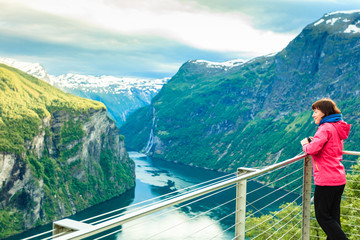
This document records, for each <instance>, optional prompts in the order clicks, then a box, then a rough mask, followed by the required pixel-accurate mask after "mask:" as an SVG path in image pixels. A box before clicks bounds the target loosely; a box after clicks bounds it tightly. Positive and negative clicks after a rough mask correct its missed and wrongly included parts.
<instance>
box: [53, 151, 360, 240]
mask: <svg viewBox="0 0 360 240" xmlns="http://www.w3.org/2000/svg"><path fill="white" fill-rule="evenodd" d="M343 154H347V155H358V156H360V152H355V151H344V152H343ZM301 159H304V170H303V171H304V177H303V195H302V197H303V206H302V228H301V231H302V239H306V240H308V239H310V212H311V210H310V209H311V182H312V170H311V169H312V166H311V162H312V161H311V157H310V156H309V155H307V154H305V153H302V154H299V155H297V156H295V157H293V158H291V159H288V160H285V161H283V162H280V163H277V164H273V165H270V166H268V167H265V168H263V169H249V168H239V170H238V175H237V177H235V178H232V179H229V180H225V181H222V182H220V183H217V184H214V185H211V186H209V187H204V188H202V189H198V190H195V191H192V192H190V193H186V194H183V195H181V196H177V197H174V198H171V199H169V200H164V201H161V202H159V203H155V204H151V205H150V206H147V207H144V208H141V209H138V210H136V211H133V212H130V213H126V214H124V215H122V216H119V217H115V218H112V219H110V220H106V221H103V222H101V223H99V224H96V225H92V224H86V223H80V222H77V221H74V220H70V219H63V220H60V221H57V222H54V223H53V234H54V236H53V237H52V238H53V239H56V240H62V239H83V238H86V237H90V236H93V235H96V234H99V233H103V232H104V231H107V230H110V229H113V228H116V227H119V226H121V225H123V224H124V223H127V222H130V221H133V220H136V219H139V218H141V217H144V216H146V215H149V214H151V213H155V212H158V211H160V210H162V209H165V208H168V207H171V206H174V205H177V204H180V203H184V202H187V201H189V200H192V199H195V198H198V197H201V196H204V195H206V194H209V193H212V192H215V191H217V190H220V189H225V188H227V187H229V186H231V185H235V184H236V211H235V224H234V226H235V238H234V239H236V240H243V239H245V215H246V182H247V180H248V179H250V178H254V177H256V176H260V175H263V174H265V173H267V172H270V171H272V170H275V169H279V168H281V167H283V166H286V165H288V164H290V163H293V162H296V161H299V160H301ZM69 231H70V233H67V232H69Z"/></svg>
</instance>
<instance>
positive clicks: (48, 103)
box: [0, 64, 105, 153]
mask: <svg viewBox="0 0 360 240" xmlns="http://www.w3.org/2000/svg"><path fill="white" fill-rule="evenodd" d="M89 109H105V106H104V105H103V104H102V103H100V102H95V101H91V100H88V99H84V98H80V97H76V96H73V95H70V94H66V93H64V92H62V91H60V90H58V89H57V88H55V87H53V86H51V85H50V84H47V83H46V82H43V81H41V80H39V79H37V78H35V77H33V76H31V75H28V74H26V73H24V72H22V71H20V70H17V69H15V68H11V67H9V66H7V65H4V64H0V152H14V153H20V152H23V151H25V148H24V141H25V140H31V139H32V138H33V137H34V136H35V135H36V134H37V133H38V131H39V126H40V124H41V121H42V119H44V118H45V117H50V116H51V114H52V113H53V112H55V111H58V110H62V111H68V112H79V111H80V112H86V111H88V110H89Z"/></svg>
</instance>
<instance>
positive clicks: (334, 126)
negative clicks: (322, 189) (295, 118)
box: [303, 121, 351, 186]
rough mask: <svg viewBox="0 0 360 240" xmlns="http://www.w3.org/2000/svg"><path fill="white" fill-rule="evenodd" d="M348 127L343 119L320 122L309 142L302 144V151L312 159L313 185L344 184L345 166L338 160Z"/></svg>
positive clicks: (348, 130)
mask: <svg viewBox="0 0 360 240" xmlns="http://www.w3.org/2000/svg"><path fill="white" fill-rule="evenodd" d="M350 127H351V125H350V124H347V123H346V122H344V121H339V122H332V123H324V124H321V125H320V126H319V128H318V129H317V131H316V133H315V136H314V138H313V139H312V141H311V143H310V144H306V145H304V146H303V151H304V152H306V153H308V154H310V155H311V156H312V159H313V175H314V182H315V185H318V186H340V185H344V184H346V176H345V168H344V166H343V165H342V163H341V162H340V161H341V160H342V151H343V140H344V139H347V138H348V136H349V132H350Z"/></svg>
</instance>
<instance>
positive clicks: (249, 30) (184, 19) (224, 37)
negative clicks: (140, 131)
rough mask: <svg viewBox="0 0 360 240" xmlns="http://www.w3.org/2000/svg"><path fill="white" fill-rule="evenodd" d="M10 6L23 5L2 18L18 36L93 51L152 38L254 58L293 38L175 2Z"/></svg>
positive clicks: (41, 0) (239, 17)
mask: <svg viewBox="0 0 360 240" xmlns="http://www.w3.org/2000/svg"><path fill="white" fill-rule="evenodd" d="M15 2H16V3H17V4H19V3H22V4H23V5H22V6H23V8H22V9H21V10H20V11H21V13H22V16H24V18H23V20H20V19H19V18H17V16H16V14H13V13H11V11H9V10H7V11H6V12H5V15H6V16H5V15H3V18H5V17H6V18H8V19H9V18H10V19H11V21H12V23H16V25H15V26H16V28H17V29H20V30H21V31H20V32H21V34H22V35H26V36H28V37H33V38H36V37H40V36H41V38H43V39H44V40H46V41H50V42H62V43H68V44H78V43H79V42H81V45H82V46H89V47H91V46H96V47H97V48H99V49H103V48H107V47H110V46H111V47H113V48H118V47H129V46H130V45H133V44H135V45H136V40H137V38H144V37H147V36H156V37H160V38H164V39H168V40H173V41H177V42H179V43H182V44H186V45H189V46H191V47H194V48H199V49H204V50H210V51H229V52H232V51H233V52H249V53H251V54H253V55H259V54H267V53H270V52H274V51H279V50H281V49H282V48H283V47H285V46H286V44H287V43H288V42H289V41H290V40H291V39H292V38H293V37H294V35H293V34H283V33H280V34H279V33H274V32H270V31H261V30H257V29H255V28H254V27H253V26H252V24H251V22H250V21H249V18H248V17H246V16H245V15H244V14H240V13H217V12H213V11H211V10H210V9H207V8H203V7H201V6H200V5H197V4H196V5H194V4H189V3H188V4H184V3H183V2H181V1H177V0H156V1H151V4H149V1H145V0H141V1H140V0H136V1H131V3H129V2H128V1H120V2H119V1H100V0H86V1H85V0H77V1H72V0H63V1H51V0H50V1H49V0H32V1H25V0H15ZM13 6H14V5H13ZM17 6H19V5H17ZM195 7H197V8H195ZM24 8H28V9H33V10H32V11H31V10H28V9H24ZM13 10H14V11H18V9H15V8H14V9H13ZM25 12H29V13H25ZM31 13H33V14H31ZM39 16H40V17H39ZM13 26H14V25H13ZM6 30H8V31H9V29H6ZM109 33H112V34H109ZM117 34H118V35H121V36H116V35H117ZM109 35H110V37H109ZM111 35H113V36H111ZM264 39H267V41H264Z"/></svg>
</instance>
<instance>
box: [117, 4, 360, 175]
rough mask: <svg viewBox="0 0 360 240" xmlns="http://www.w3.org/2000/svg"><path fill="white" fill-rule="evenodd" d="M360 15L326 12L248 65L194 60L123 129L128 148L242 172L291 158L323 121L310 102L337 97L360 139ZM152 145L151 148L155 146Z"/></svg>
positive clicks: (354, 135) (355, 139)
mask: <svg viewBox="0 0 360 240" xmlns="http://www.w3.org/2000/svg"><path fill="white" fill-rule="evenodd" d="M359 46H360V12H359V11H355V12H345V13H342V12H339V13H331V14H326V15H324V17H323V18H321V19H320V20H319V21H316V22H314V23H311V24H309V25H308V26H307V27H306V28H305V29H304V30H303V31H302V32H301V34H300V35H299V36H297V37H296V38H295V39H294V40H293V41H292V42H291V43H290V44H289V45H288V46H287V47H286V48H285V49H284V50H283V51H281V52H279V53H277V54H274V55H269V56H263V57H258V58H255V59H253V60H251V61H248V62H245V63H238V64H235V65H232V66H231V67H229V64H224V63H218V64H214V63H210V62H206V61H189V62H187V63H185V64H184V65H183V66H182V67H181V68H180V69H179V71H178V72H177V73H176V75H175V76H174V77H173V78H172V79H171V80H170V81H169V82H168V84H167V85H165V86H164V87H163V88H162V90H161V91H160V92H159V94H158V95H157V96H155V97H154V99H153V101H152V104H151V106H148V107H146V108H143V109H140V110H138V111H137V112H136V113H134V114H133V115H131V116H130V117H129V119H128V121H127V123H126V124H125V125H124V126H123V127H122V128H121V131H122V132H123V133H124V134H125V137H126V145H127V147H128V148H131V149H135V150H138V151H139V150H142V151H144V152H145V150H146V152H148V154H150V155H152V156H153V157H156V158H161V159H166V160H169V161H179V162H183V163H185V164H191V165H197V166H202V167H207V168H212V169H216V170H220V171H236V168H237V167H240V166H261V165H267V164H271V163H273V162H276V161H279V160H282V159H286V158H290V157H292V156H294V155H296V154H297V153H299V152H300V151H301V146H300V144H299V141H300V140H301V139H302V138H304V137H306V136H312V135H313V134H314V133H315V131H316V126H315V125H314V124H313V123H312V122H313V121H312V119H311V104H312V103H313V102H314V101H316V100H317V99H320V98H323V97H331V98H333V99H334V100H335V101H336V102H337V103H338V104H339V107H340V109H342V110H343V114H344V117H345V120H346V121H348V122H349V123H352V124H353V127H352V131H351V135H350V137H349V139H348V140H347V142H346V143H345V148H348V149H355V148H356V146H357V145H356V142H359V141H360V129H359V127H358V124H357V123H358V116H359V108H358V106H359V91H360V85H359V79H360V75H359V72H360V71H359V61H360V48H359ZM147 146H151V147H150V148H148V147H147Z"/></svg>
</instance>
